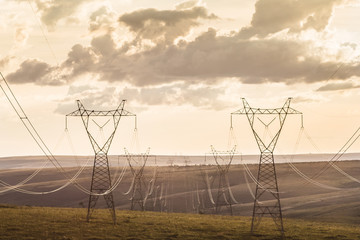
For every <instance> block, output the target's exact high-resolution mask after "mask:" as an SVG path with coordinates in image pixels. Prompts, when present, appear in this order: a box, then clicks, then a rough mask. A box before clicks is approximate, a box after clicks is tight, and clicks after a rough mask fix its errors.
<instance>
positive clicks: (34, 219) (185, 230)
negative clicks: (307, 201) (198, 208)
mask: <svg viewBox="0 0 360 240" xmlns="http://www.w3.org/2000/svg"><path fill="white" fill-rule="evenodd" d="M85 215H86V210H85V209H79V208H77V209H73V208H48V207H45V208H40V207H16V206H9V205H2V206H1V207H0V239H92V240H95V239H280V236H279V233H278V232H276V231H274V226H273V224H272V220H271V219H264V222H263V224H262V225H261V226H262V229H261V231H259V232H257V233H256V235H254V236H251V235H250V234H249V229H250V222H251V219H250V218H249V217H230V216H219V215H199V214H198V215H195V214H183V213H158V212H140V211H117V224H116V225H113V224H112V221H111V218H110V214H109V212H108V211H107V210H105V209H97V210H96V211H95V212H94V214H93V218H92V219H91V222H90V223H87V222H85ZM284 224H285V230H286V233H285V234H286V239H360V228H359V226H351V225H344V224H333V223H331V224H330V223H329V224H324V223H318V222H311V221H304V220H293V219H285V220H284Z"/></svg>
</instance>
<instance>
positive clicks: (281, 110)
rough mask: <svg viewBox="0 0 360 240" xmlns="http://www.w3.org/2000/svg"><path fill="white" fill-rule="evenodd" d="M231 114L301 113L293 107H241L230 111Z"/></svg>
mask: <svg viewBox="0 0 360 240" xmlns="http://www.w3.org/2000/svg"><path fill="white" fill-rule="evenodd" d="M231 114H232V115H245V114H269V115H270V114H303V113H302V112H299V111H298V110H296V109H294V108H291V107H289V108H242V109H239V110H237V111H235V112H232V113H231Z"/></svg>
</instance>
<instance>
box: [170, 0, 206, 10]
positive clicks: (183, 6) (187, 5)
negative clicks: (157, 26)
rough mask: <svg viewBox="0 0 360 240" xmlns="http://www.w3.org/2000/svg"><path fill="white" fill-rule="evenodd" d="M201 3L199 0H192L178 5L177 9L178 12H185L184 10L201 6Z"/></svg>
mask: <svg viewBox="0 0 360 240" xmlns="http://www.w3.org/2000/svg"><path fill="white" fill-rule="evenodd" d="M200 4H201V1H198V0H190V1H185V2H181V3H179V4H176V6H175V9H176V10H184V9H189V8H193V7H195V6H197V5H200Z"/></svg>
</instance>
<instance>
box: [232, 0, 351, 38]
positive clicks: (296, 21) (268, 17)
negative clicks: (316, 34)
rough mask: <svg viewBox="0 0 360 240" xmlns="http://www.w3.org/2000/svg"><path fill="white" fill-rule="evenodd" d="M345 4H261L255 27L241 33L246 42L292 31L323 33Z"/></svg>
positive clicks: (335, 0) (300, 0)
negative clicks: (283, 31)
mask: <svg viewBox="0 0 360 240" xmlns="http://www.w3.org/2000/svg"><path fill="white" fill-rule="evenodd" d="M342 2H344V0H258V1H257V2H256V4H255V13H254V14H253V17H252V20H251V25H250V26H249V27H244V28H242V29H241V31H240V32H239V35H240V36H241V37H242V38H250V37H252V36H255V35H257V36H258V37H266V36H267V35H269V34H272V33H276V32H279V31H281V30H284V29H289V30H290V31H291V32H299V31H302V30H306V29H314V30H316V31H322V30H324V28H325V27H326V26H327V25H328V23H329V20H330V17H331V16H332V12H333V9H334V6H336V5H337V4H340V3H342Z"/></svg>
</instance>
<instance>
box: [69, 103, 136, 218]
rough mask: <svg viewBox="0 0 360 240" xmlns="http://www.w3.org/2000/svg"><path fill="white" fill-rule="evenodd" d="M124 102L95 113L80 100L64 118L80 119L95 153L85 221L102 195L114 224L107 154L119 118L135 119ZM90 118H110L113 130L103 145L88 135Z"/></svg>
mask: <svg viewBox="0 0 360 240" xmlns="http://www.w3.org/2000/svg"><path fill="white" fill-rule="evenodd" d="M125 102H126V101H125V100H123V101H122V102H121V103H120V105H119V106H118V108H117V109H115V110H108V111H97V110H88V109H86V108H85V107H84V105H83V104H82V103H81V102H80V100H77V105H78V109H77V110H75V111H74V112H71V113H69V114H67V115H66V117H81V119H82V121H83V123H84V126H85V130H86V133H87V135H88V137H89V139H90V142H91V146H92V148H93V150H94V153H95V158H94V165H93V171H92V178H91V187H90V196H89V205H88V212H87V217H86V220H87V221H89V220H90V217H91V214H92V212H93V211H94V209H95V206H96V202H97V200H98V199H99V197H100V196H101V195H103V196H104V198H105V202H106V205H107V207H108V209H109V210H110V213H111V216H112V219H113V221H114V224H115V223H116V214H115V205H114V198H113V194H112V189H111V188H112V185H111V178H110V168H109V161H108V155H107V154H108V152H109V149H110V146H111V143H112V140H113V139H114V136H115V132H116V130H117V127H118V125H119V122H120V119H121V117H125V116H134V117H135V119H136V115H135V114H133V113H131V112H128V111H126V110H125V109H124V105H125ZM92 117H112V120H113V124H114V128H113V131H112V132H111V134H110V136H109V137H108V138H107V139H105V143H104V144H103V145H99V143H98V142H97V141H96V140H95V138H94V137H93V135H92V134H91V133H90V129H89V120H90V118H92ZM135 128H136V125H135Z"/></svg>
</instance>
